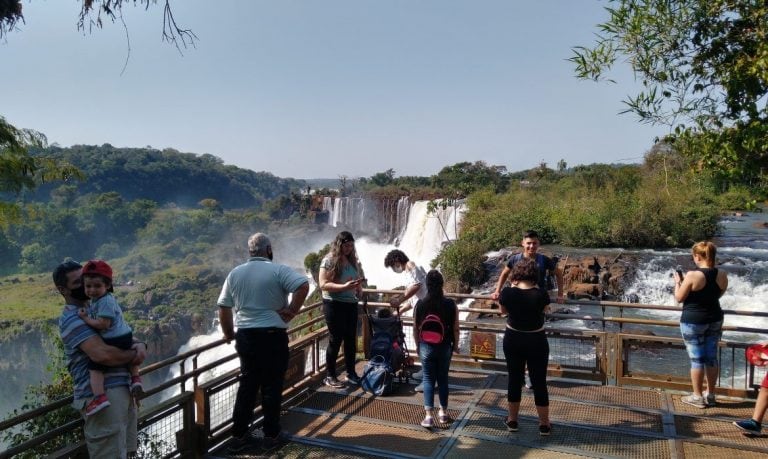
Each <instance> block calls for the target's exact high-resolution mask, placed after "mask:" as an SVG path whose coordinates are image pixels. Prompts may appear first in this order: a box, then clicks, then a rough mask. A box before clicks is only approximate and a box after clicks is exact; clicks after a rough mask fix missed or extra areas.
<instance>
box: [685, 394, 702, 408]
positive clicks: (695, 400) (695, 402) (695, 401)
mask: <svg viewBox="0 0 768 459" xmlns="http://www.w3.org/2000/svg"><path fill="white" fill-rule="evenodd" d="M680 401H681V402H683V403H685V404H687V405H691V406H695V407H696V408H706V407H707V403H706V402H705V398H704V397H701V396H698V395H693V394H691V395H686V396H685V397H682V398H681V399H680Z"/></svg>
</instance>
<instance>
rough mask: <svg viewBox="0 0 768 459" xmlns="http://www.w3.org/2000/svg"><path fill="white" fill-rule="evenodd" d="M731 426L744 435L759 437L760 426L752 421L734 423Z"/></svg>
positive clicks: (760, 432)
mask: <svg viewBox="0 0 768 459" xmlns="http://www.w3.org/2000/svg"><path fill="white" fill-rule="evenodd" d="M733 425H735V426H736V427H738V428H739V429H741V430H742V431H743V432H744V433H747V434H752V435H761V434H762V430H763V429H762V426H761V425H760V424H758V423H757V422H755V420H754V419H747V420H745V421H734V422H733Z"/></svg>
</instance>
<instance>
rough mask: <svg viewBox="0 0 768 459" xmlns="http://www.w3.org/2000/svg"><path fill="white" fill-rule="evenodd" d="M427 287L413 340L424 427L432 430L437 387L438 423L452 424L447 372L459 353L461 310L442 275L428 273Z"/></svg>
mask: <svg viewBox="0 0 768 459" xmlns="http://www.w3.org/2000/svg"><path fill="white" fill-rule="evenodd" d="M426 284H427V294H426V296H425V297H424V298H423V299H421V300H419V301H418V302H417V303H416V312H415V323H414V327H413V338H414V341H415V342H416V346H417V347H418V351H419V359H420V360H421V369H422V371H423V379H422V381H423V384H424V411H425V412H426V415H425V417H424V420H423V421H421V425H422V426H423V427H427V428H430V427H433V426H434V424H435V421H434V417H433V411H434V403H435V383H437V390H438V399H439V401H440V411H439V412H438V415H437V418H438V421H440V423H441V424H445V423H448V422H451V418H450V416H448V370H449V369H450V366H451V353H452V352H458V349H459V310H458V308H457V307H456V303H455V302H454V301H453V300H451V299H449V298H446V297H445V295H444V294H443V275H442V274H440V272H439V271H437V270H434V269H433V270H431V271H430V272H428V273H427V277H426ZM438 321H439V323H438Z"/></svg>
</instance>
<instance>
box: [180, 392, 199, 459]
mask: <svg viewBox="0 0 768 459" xmlns="http://www.w3.org/2000/svg"><path fill="white" fill-rule="evenodd" d="M182 419H183V425H184V429H183V430H182V431H180V432H176V446H177V447H178V449H179V454H180V455H181V457H194V458H195V459H199V458H202V457H203V455H204V454H205V453H206V452H207V451H206V450H204V449H201V448H200V446H201V445H200V441H199V440H200V439H199V436H200V430H199V428H198V426H197V425H196V424H195V398H194V397H189V398H188V399H187V400H186V401H185V402H184V407H183V410H182Z"/></svg>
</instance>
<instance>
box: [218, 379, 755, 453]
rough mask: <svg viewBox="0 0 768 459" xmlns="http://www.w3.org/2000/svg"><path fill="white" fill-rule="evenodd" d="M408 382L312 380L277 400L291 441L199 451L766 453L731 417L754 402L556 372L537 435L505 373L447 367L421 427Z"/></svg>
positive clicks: (526, 395) (526, 396)
mask: <svg viewBox="0 0 768 459" xmlns="http://www.w3.org/2000/svg"><path fill="white" fill-rule="evenodd" d="M358 366H359V367H360V368H358V371H361V370H362V367H361V364H359V365H358ZM417 382H418V381H417ZM417 382H416V383H417ZM416 383H414V382H411V383H410V384H397V385H396V389H395V392H394V394H392V395H390V396H385V397H382V396H379V397H372V396H370V395H369V394H366V393H364V392H363V391H362V390H361V389H360V388H358V387H356V386H353V387H350V388H348V389H331V388H328V387H324V386H322V385H321V384H314V385H312V386H311V387H310V388H308V389H307V390H305V391H303V392H301V393H300V394H298V395H297V396H295V397H294V398H293V399H292V400H289V401H288V402H287V403H285V404H284V411H283V415H282V418H281V422H282V426H283V429H284V430H285V431H286V432H287V433H289V434H291V440H290V442H288V443H285V444H283V445H281V446H279V447H276V448H273V449H271V450H264V449H261V448H260V447H254V448H252V449H248V450H244V451H242V452H240V453H238V454H229V453H227V446H228V443H224V444H223V445H221V446H220V447H218V448H216V449H214V450H213V451H212V452H211V453H210V454H208V455H207V456H205V457H207V458H210V459H218V458H251V457H281V458H282V457H284V458H325V457H328V458H330V457H334V458H344V457H393V458H421V457H424V458H457V457H530V458H576V457H600V458H723V457H729V458H730V457H733V458H765V457H768V437H747V436H745V435H743V434H742V433H741V431H740V430H738V429H737V428H736V427H735V426H733V425H732V424H731V422H732V421H735V420H742V419H746V418H749V417H750V416H751V415H752V408H753V407H754V401H753V400H745V399H741V398H733V397H718V403H717V406H715V407H708V408H706V409H700V408H695V407H693V406H690V405H686V404H683V403H681V402H680V397H681V396H682V395H683V393H682V392H679V391H673V390H667V389H642V388H627V387H615V386H604V385H599V384H595V383H587V382H580V381H566V380H562V379H560V380H559V379H554V380H551V381H549V384H548V386H549V391H550V417H551V421H552V426H553V427H552V434H551V435H550V436H548V437H542V436H540V435H539V432H538V421H537V417H536V412H535V409H534V406H533V393H532V391H530V390H527V389H523V400H522V406H521V410H520V430H519V431H518V432H508V431H507V428H506V426H505V425H504V423H503V421H504V420H505V418H506V413H507V400H506V388H507V376H506V374H502V373H498V372H488V371H478V370H473V369H462V368H456V369H453V370H452V371H451V374H450V396H449V414H450V415H451V417H452V418H454V421H453V422H452V423H451V424H437V425H436V427H434V428H432V429H425V428H423V427H421V426H420V425H419V422H420V421H421V420H422V419H423V417H424V408H423V396H422V394H421V393H418V392H414V388H415V384H416ZM232 401H233V402H234V400H232Z"/></svg>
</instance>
